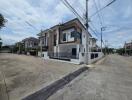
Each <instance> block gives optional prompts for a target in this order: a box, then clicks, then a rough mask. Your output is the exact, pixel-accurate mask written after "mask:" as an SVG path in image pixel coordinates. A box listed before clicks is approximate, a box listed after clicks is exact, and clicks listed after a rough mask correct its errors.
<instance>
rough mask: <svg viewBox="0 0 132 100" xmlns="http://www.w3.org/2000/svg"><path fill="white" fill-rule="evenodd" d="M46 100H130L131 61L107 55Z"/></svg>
mask: <svg viewBox="0 0 132 100" xmlns="http://www.w3.org/2000/svg"><path fill="white" fill-rule="evenodd" d="M93 66H94V67H95V68H92V69H91V71H87V72H85V73H83V74H82V75H80V76H79V77H78V78H76V79H75V80H74V81H72V82H71V83H70V84H68V85H66V86H65V87H64V88H63V89H61V90H59V91H58V92H57V93H55V94H54V95H52V96H51V97H50V98H49V99H48V100H132V59H131V58H130V57H122V56H118V55H109V56H107V57H106V58H105V60H104V61H103V62H102V63H100V64H99V65H93Z"/></svg>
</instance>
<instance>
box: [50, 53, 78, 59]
mask: <svg viewBox="0 0 132 100" xmlns="http://www.w3.org/2000/svg"><path fill="white" fill-rule="evenodd" d="M48 56H49V57H50V58H56V59H79V54H77V55H72V53H67V52H61V53H48Z"/></svg>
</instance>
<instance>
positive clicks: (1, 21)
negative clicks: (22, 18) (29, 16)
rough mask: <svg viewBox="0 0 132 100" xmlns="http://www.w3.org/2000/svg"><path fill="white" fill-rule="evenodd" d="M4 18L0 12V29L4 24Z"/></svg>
mask: <svg viewBox="0 0 132 100" xmlns="http://www.w3.org/2000/svg"><path fill="white" fill-rule="evenodd" d="M5 23H6V19H5V18H4V16H3V15H2V14H0V29H1V28H2V27H4V26H5Z"/></svg>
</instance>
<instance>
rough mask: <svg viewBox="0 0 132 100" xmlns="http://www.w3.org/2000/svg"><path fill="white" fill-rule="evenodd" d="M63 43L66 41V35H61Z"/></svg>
mask: <svg viewBox="0 0 132 100" xmlns="http://www.w3.org/2000/svg"><path fill="white" fill-rule="evenodd" d="M63 41H66V33H64V34H63Z"/></svg>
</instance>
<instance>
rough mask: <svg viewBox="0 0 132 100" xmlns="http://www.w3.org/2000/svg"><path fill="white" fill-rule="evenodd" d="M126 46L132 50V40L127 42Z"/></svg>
mask: <svg viewBox="0 0 132 100" xmlns="http://www.w3.org/2000/svg"><path fill="white" fill-rule="evenodd" d="M124 48H126V49H127V50H131V49H132V41H131V42H129V43H125V44H124Z"/></svg>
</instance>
